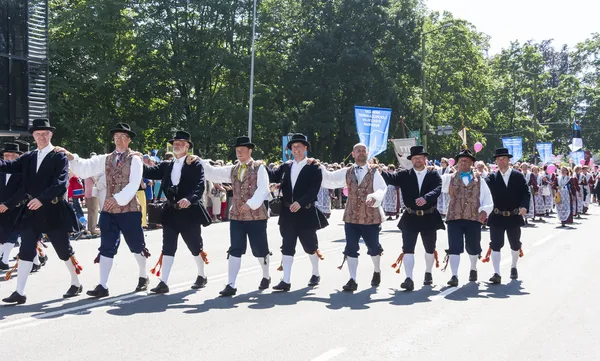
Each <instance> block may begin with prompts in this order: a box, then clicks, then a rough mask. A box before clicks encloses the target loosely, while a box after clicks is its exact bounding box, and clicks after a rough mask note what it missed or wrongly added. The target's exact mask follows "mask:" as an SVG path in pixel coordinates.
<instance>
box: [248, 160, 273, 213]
mask: <svg viewBox="0 0 600 361" xmlns="http://www.w3.org/2000/svg"><path fill="white" fill-rule="evenodd" d="M268 196H269V173H267V170H266V169H265V166H264V165H261V166H260V167H258V178H257V179H256V190H255V191H254V194H253V195H252V198H250V199H248V201H247V202H246V204H247V205H248V207H250V208H252V209H254V210H256V209H258V208H259V207H260V206H261V205H262V204H263V202H264V201H265V199H268V198H267V197H268Z"/></svg>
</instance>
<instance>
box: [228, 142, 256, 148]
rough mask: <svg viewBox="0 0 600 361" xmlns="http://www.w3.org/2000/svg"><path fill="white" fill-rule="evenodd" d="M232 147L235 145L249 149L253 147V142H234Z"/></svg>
mask: <svg viewBox="0 0 600 361" xmlns="http://www.w3.org/2000/svg"><path fill="white" fill-rule="evenodd" d="M233 147H234V148H237V147H248V148H250V149H254V143H241V144H234V145H233Z"/></svg>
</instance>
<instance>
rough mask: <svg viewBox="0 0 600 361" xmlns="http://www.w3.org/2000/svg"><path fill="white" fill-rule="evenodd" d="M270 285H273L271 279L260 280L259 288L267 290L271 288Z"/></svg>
mask: <svg viewBox="0 0 600 361" xmlns="http://www.w3.org/2000/svg"><path fill="white" fill-rule="evenodd" d="M270 285H271V279H270V278H263V279H262V280H260V285H259V286H258V289H259V290H266V289H267V288H269V286H270Z"/></svg>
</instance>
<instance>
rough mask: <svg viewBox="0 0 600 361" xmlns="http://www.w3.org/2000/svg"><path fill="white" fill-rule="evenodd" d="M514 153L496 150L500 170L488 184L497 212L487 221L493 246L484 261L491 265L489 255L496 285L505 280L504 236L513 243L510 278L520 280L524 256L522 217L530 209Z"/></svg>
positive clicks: (506, 150) (491, 174) (488, 178)
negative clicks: (519, 265)
mask: <svg viewBox="0 0 600 361" xmlns="http://www.w3.org/2000/svg"><path fill="white" fill-rule="evenodd" d="M510 158H512V154H510V152H509V151H508V149H507V148H499V149H496V154H495V155H494V160H495V161H496V164H497V165H498V171H497V172H493V173H490V174H489V175H488V176H487V178H485V181H486V183H487V185H488V187H489V189H490V192H491V194H492V198H493V200H494V207H495V208H494V210H493V211H492V213H491V214H490V217H489V219H488V226H489V227H490V246H489V249H488V251H487V254H486V256H485V258H484V259H483V260H482V262H488V261H489V260H490V255H491V258H492V264H493V266H494V275H493V276H492V278H490V282H491V283H493V284H499V283H500V282H501V281H502V278H501V276H500V259H501V253H500V251H501V249H502V247H504V234H506V238H508V243H509V244H510V249H511V255H512V265H511V268H510V278H511V279H517V278H518V277H519V274H518V272H517V261H518V260H519V257H521V256H522V255H523V252H522V250H521V246H522V244H521V227H522V226H524V225H525V222H524V221H523V216H524V215H525V214H527V209H528V208H529V207H530V201H531V198H530V194H529V187H527V182H526V181H525V177H523V174H521V173H519V172H517V171H516V170H513V169H511V168H510V167H509V162H510Z"/></svg>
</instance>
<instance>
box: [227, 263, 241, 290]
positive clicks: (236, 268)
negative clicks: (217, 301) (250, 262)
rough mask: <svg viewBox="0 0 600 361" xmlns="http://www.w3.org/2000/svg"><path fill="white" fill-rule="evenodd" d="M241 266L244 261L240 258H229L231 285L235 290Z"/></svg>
mask: <svg viewBox="0 0 600 361" xmlns="http://www.w3.org/2000/svg"><path fill="white" fill-rule="evenodd" d="M241 266H242V259H241V258H240V257H234V256H229V285H230V286H231V287H233V288H235V280H236V278H237V275H238V273H239V272H240V267H241Z"/></svg>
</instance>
